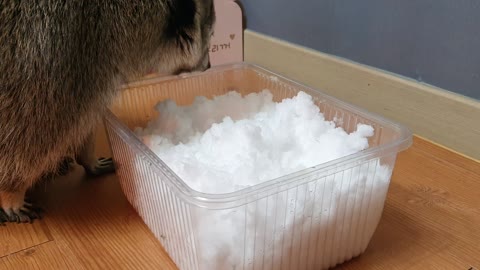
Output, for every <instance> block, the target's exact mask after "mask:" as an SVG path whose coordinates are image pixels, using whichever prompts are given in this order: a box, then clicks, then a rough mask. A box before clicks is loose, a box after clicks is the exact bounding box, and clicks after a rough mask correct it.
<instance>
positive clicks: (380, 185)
mask: <svg viewBox="0 0 480 270" xmlns="http://www.w3.org/2000/svg"><path fill="white" fill-rule="evenodd" d="M389 162H394V160H393V157H390V160H389ZM390 175H391V170H390V169H389V167H388V166H384V165H382V166H380V165H379V160H377V159H376V160H371V161H369V162H365V163H363V164H360V165H358V166H355V167H353V168H349V169H346V170H344V171H341V172H338V173H334V174H328V175H326V176H322V175H318V174H313V175H309V176H306V177H308V178H309V179H308V180H311V181H309V182H308V183H306V184H303V185H299V186H297V187H295V188H291V189H287V190H285V191H282V192H278V193H276V194H274V195H271V196H268V197H265V198H262V199H260V200H257V201H255V202H253V203H249V204H247V205H245V206H241V207H237V208H233V209H227V210H209V209H205V208H197V207H192V210H193V212H194V227H195V228H196V232H197V233H196V239H197V251H198V256H199V257H198V259H199V264H200V269H249V270H250V269H252V270H253V269H285V270H296V269H302V270H303V269H317V270H318V269H327V268H329V267H333V266H335V265H337V264H340V263H342V262H344V261H346V260H349V259H351V258H352V257H355V256H358V255H360V254H361V253H362V252H363V251H364V250H365V249H366V247H367V245H368V242H369V241H370V238H371V237H372V235H373V232H374V231H375V229H376V226H377V224H378V221H379V219H380V217H381V213H382V211H383V204H384V200H385V196H386V194H387V190H388V186H389V180H390Z"/></svg>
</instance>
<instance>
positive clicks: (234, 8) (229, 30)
mask: <svg viewBox="0 0 480 270" xmlns="http://www.w3.org/2000/svg"><path fill="white" fill-rule="evenodd" d="M214 3H215V13H216V24H215V33H214V35H213V37H212V40H211V43H210V50H209V52H210V64H211V65H212V66H218V65H223V64H231V63H235V62H242V61H243V27H242V10H241V9H240V7H239V6H238V4H237V3H235V2H234V1H233V0H214Z"/></svg>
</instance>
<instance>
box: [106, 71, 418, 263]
mask: <svg viewBox="0 0 480 270" xmlns="http://www.w3.org/2000/svg"><path fill="white" fill-rule="evenodd" d="M264 88H267V89H269V90H270V91H271V92H272V93H273V95H274V99H275V100H276V101H281V100H282V99H284V98H290V97H293V96H295V95H296V94H297V92H298V91H304V92H306V93H308V94H310V95H312V96H313V97H314V100H315V102H316V104H317V105H318V106H319V108H320V110H321V112H322V113H324V115H325V117H326V119H328V120H334V121H335V123H336V124H337V125H338V126H341V127H343V128H344V129H345V130H346V131H347V132H352V131H353V130H355V129H356V125H357V124H358V123H364V124H369V125H372V126H373V127H374V129H375V133H374V136H373V137H371V139H370V140H369V144H370V147H369V148H368V149H366V150H364V151H361V152H359V153H356V154H353V155H350V156H346V157H343V158H340V159H338V160H333V161H331V162H328V163H325V164H319V165H317V166H314V167H311V168H308V169H305V170H302V171H298V172H295V173H293V174H290V175H286V176H283V177H281V178H278V179H272V180H270V181H268V182H265V183H262V184H259V185H257V186H252V187H249V188H246V189H243V190H239V191H236V192H233V193H229V194H204V193H201V192H197V191H195V190H192V189H191V188H189V187H188V186H187V185H186V184H185V182H184V181H182V179H180V178H179V177H178V176H177V175H176V174H175V173H174V172H173V171H172V170H171V169H170V168H169V167H168V166H167V165H166V164H165V163H164V162H163V161H162V160H161V159H160V158H158V157H157V156H156V155H155V154H154V153H153V152H152V151H151V150H150V149H149V148H148V147H147V146H146V145H145V144H143V143H142V142H141V141H140V140H139V138H137V137H136V136H135V135H134V133H133V129H134V128H135V127H137V126H140V127H144V126H145V125H146V123H147V122H148V121H149V120H151V119H152V118H154V117H155V116H156V112H155V111H154V105H155V104H157V103H158V102H159V101H161V100H164V99H167V98H168V99H173V100H175V101H176V102H177V103H179V104H183V105H185V104H189V103H191V102H192V101H193V99H194V97H195V96H199V95H201V96H207V97H213V96H214V95H222V94H225V93H226V92H228V91H230V90H236V91H239V92H240V93H242V94H248V93H251V92H259V91H261V90H262V89H264ZM105 124H106V128H107V132H108V137H109V141H110V143H111V147H112V151H113V158H114V160H115V163H116V166H117V172H116V173H117V175H118V179H119V181H120V184H121V187H122V189H123V192H124V193H125V195H126V197H127V198H128V200H129V202H130V203H131V204H132V205H133V207H134V208H135V209H136V211H137V212H138V214H139V215H140V217H141V218H142V219H143V220H144V222H145V223H146V225H147V226H148V227H149V228H150V230H151V231H152V232H153V233H154V235H155V236H156V237H157V239H158V240H159V241H160V242H161V244H162V245H163V247H164V248H165V250H166V251H167V252H168V254H169V255H170V257H171V258H172V259H173V261H174V262H175V263H176V265H177V266H178V267H179V269H182V270H190V269H202V270H214V269H222V270H227V269H236V270H238V269H275V270H276V269H287V270H295V269H316V270H318V269H326V268H329V267H333V266H335V265H337V264H340V263H342V262H345V261H347V260H349V259H351V258H353V257H355V256H358V255H360V254H362V253H363V252H364V251H365V249H366V248H367V245H368V243H369V241H370V239H371V237H372V235H373V233H374V231H375V229H376V227H377V224H378V222H379V220H380V217H381V215H382V212H383V206H384V202H385V197H386V194H387V191H388V186H389V183H390V176H391V173H392V170H393V168H394V165H395V160H396V156H397V153H398V152H399V151H402V150H404V149H406V148H408V147H409V146H410V144H411V140H412V138H411V133H410V131H409V130H408V129H407V128H405V127H402V126H400V125H398V124H396V123H392V122H391V121H389V120H387V119H384V118H382V117H379V116H377V115H373V114H371V113H369V112H367V111H365V110H362V109H359V108H356V107H354V106H352V105H349V104H347V103H344V102H341V101H339V100H337V99H335V98H332V97H330V96H327V95H325V94H323V93H321V92H319V91H316V90H313V89H311V88H309V87H306V86H304V85H301V84H299V83H296V82H293V81H291V80H288V79H286V78H283V77H281V76H279V75H276V74H274V73H271V72H269V71H267V70H265V69H262V68H260V67H257V66H254V65H250V64H246V63H241V64H234V65H227V66H221V67H216V68H212V69H211V70H209V71H207V72H204V73H196V74H189V75H180V76H174V77H162V78H150V79H146V80H143V81H137V82H133V83H130V84H128V85H125V86H124V87H123V90H122V93H121V96H120V97H119V98H118V99H117V100H116V103H115V104H114V105H113V106H112V107H111V111H110V112H109V113H108V115H107V116H106V118H105Z"/></svg>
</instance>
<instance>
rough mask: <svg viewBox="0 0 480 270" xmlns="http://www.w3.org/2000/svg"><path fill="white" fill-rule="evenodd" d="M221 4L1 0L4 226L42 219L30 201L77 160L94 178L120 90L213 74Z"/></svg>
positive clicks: (107, 163)
mask: <svg viewBox="0 0 480 270" xmlns="http://www.w3.org/2000/svg"><path fill="white" fill-rule="evenodd" d="M212 1H213V0H157V1H153V0H152V1H146V0H140V1H121V0H120V1H114V0H103V1H99V0H93V1H86V0H82V1H80V0H71V1H60V0H44V1H34V2H29V1H13V0H0V208H1V210H0V223H2V222H4V221H30V220H32V219H34V218H36V217H37V216H38V215H37V213H35V211H33V210H32V209H33V207H32V205H31V204H29V203H28V202H25V201H24V196H25V192H26V191H27V190H28V189H29V188H30V187H31V186H32V185H34V184H35V183H36V182H37V181H39V180H40V179H41V178H42V177H43V176H44V175H46V174H48V173H51V172H55V171H56V170H57V169H58V165H59V164H60V163H61V162H62V161H63V160H64V159H65V157H70V156H71V157H74V158H75V159H76V161H77V162H78V163H79V164H81V165H82V166H83V167H84V168H85V170H86V172H87V173H89V174H93V175H98V174H103V173H108V172H112V171H113V164H112V162H111V160H109V159H102V160H97V159H96V158H95V157H94V156H93V149H94V145H93V130H94V128H95V127H96V125H97V124H98V122H99V120H100V119H101V117H102V115H103V114H104V112H105V110H106V108H107V107H108V105H110V103H111V101H112V99H113V98H114V97H115V94H116V93H115V92H116V91H115V89H116V88H117V86H118V85H119V84H120V83H123V82H126V81H128V80H130V79H134V78H137V77H141V76H142V75H145V74H146V73H147V72H149V71H155V72H161V73H165V74H175V73H178V72H180V71H195V70H199V71H200V70H205V69H207V68H208V67H209V58H208V47H209V41H210V37H211V35H212V29H213V24H214V21H215V14H214V7H213V2H212Z"/></svg>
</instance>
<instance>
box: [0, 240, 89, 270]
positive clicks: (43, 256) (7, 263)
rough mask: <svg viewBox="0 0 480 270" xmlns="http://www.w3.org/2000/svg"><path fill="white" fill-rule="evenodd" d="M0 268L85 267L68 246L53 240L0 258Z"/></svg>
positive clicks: (80, 269) (79, 268) (30, 269)
mask: <svg viewBox="0 0 480 270" xmlns="http://www.w3.org/2000/svg"><path fill="white" fill-rule="evenodd" d="M0 269H28V270H35V269H52V270H55V269H78V270H82V269H86V268H84V267H83V265H82V264H81V263H80V261H79V260H78V259H77V257H76V256H75V255H74V253H73V252H72V251H71V250H69V249H68V248H64V247H62V245H61V244H60V243H58V242H55V241H50V242H48V243H44V244H40V245H38V246H35V247H31V248H28V249H26V250H23V251H20V252H17V253H15V254H12V255H10V256H6V257H3V258H0Z"/></svg>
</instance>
